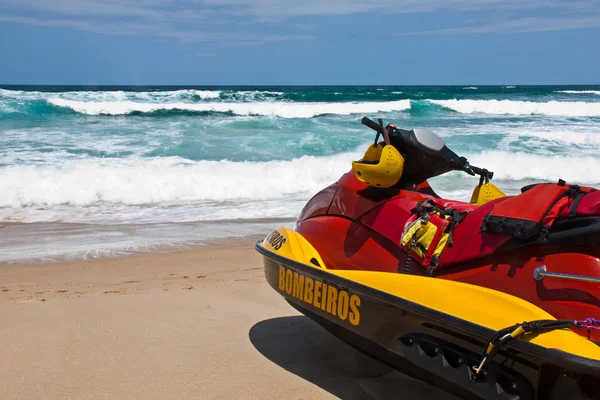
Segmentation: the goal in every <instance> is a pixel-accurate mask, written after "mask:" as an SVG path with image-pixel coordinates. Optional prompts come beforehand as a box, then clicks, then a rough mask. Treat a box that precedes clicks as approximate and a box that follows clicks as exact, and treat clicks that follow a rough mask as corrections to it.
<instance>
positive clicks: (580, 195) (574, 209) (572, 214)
mask: <svg viewBox="0 0 600 400" xmlns="http://www.w3.org/2000/svg"><path fill="white" fill-rule="evenodd" d="M586 194H587V193H586V192H579V193H577V195H576V196H575V200H573V205H572V206H571V209H570V210H569V217H575V216H576V215H577V208H578V207H579V202H580V201H581V199H582V198H583V196H585V195H586Z"/></svg>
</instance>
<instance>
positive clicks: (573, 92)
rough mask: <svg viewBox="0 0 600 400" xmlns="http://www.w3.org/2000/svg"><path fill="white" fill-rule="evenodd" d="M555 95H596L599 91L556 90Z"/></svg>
mask: <svg viewBox="0 0 600 400" xmlns="http://www.w3.org/2000/svg"><path fill="white" fill-rule="evenodd" d="M556 93H567V94H598V95H600V90H557V91H556Z"/></svg>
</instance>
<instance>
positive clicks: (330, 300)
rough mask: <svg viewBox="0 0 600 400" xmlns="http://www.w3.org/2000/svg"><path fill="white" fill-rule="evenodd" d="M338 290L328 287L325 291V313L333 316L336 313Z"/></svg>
mask: <svg viewBox="0 0 600 400" xmlns="http://www.w3.org/2000/svg"><path fill="white" fill-rule="evenodd" d="M337 297H338V290H337V289H336V288H334V287H333V286H329V289H328V290H327V312H328V313H329V314H332V315H333V316H335V312H336V311H337Z"/></svg>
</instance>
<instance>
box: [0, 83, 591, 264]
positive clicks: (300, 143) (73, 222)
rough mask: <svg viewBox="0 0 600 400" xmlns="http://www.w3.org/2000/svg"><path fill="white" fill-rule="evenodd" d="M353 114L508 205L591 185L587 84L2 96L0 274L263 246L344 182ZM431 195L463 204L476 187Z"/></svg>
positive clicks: (58, 91) (357, 142) (0, 92)
mask: <svg viewBox="0 0 600 400" xmlns="http://www.w3.org/2000/svg"><path fill="white" fill-rule="evenodd" d="M364 115H367V116H369V117H371V118H373V119H375V118H378V117H380V118H383V119H384V121H385V122H386V123H387V122H392V123H394V124H396V125H397V126H399V127H402V128H405V129H412V128H426V129H429V130H431V131H434V132H436V133H437V134H439V135H440V136H441V137H443V138H444V139H445V141H446V143H447V145H448V146H449V147H450V148H451V149H453V150H454V151H455V152H457V153H458V154H460V155H464V156H465V157H467V158H468V159H469V161H470V162H471V163H472V164H474V165H477V166H480V167H485V168H488V169H490V170H492V171H494V172H495V177H494V181H495V182H496V184H497V185H499V186H500V187H501V188H502V189H504V190H505V191H506V192H507V193H509V194H512V193H517V192H518V191H519V189H520V187H522V186H523V185H526V184H529V183H532V182H539V181H555V180H557V179H558V178H562V179H565V180H567V181H569V182H574V183H581V184H587V185H599V184H600V175H599V174H598V172H600V157H598V150H599V149H600V86H456V87H449V86H444V87H434V86H432V87H427V86H417V87H406V86H398V87H393V86H381V87H347V86H345V87H326V86H319V87H66V86H64V87H59V86H55V87H47V86H40V87H33V86H22V87H19V86H0V226H4V228H3V229H0V261H15V260H22V259H53V258H57V257H58V258H60V257H88V256H89V257H93V256H100V255H110V254H112V253H114V254H117V253H118V254H120V252H123V251H135V250H147V249H151V248H158V247H160V246H168V245H173V244H181V243H191V242H197V241H202V240H205V239H207V238H218V237H231V236H239V235H242V234H248V233H265V232H266V231H267V230H268V229H270V227H271V226H275V225H277V224H279V223H281V222H282V221H283V222H289V221H293V219H294V218H295V217H296V216H297V215H298V213H299V212H300V210H301V208H302V206H303V204H304V203H305V202H306V201H307V200H308V199H309V198H310V197H311V196H312V195H313V194H314V193H315V192H317V191H318V190H320V189H321V188H323V187H325V186H327V185H329V184H330V183H332V182H335V181H336V179H337V178H338V177H339V176H340V175H341V174H343V173H344V172H346V171H348V170H350V167H351V161H352V160H356V159H359V158H360V156H361V154H362V152H363V151H364V149H365V148H366V146H368V145H369V143H370V142H371V141H372V139H373V132H372V131H371V130H369V129H368V128H366V127H364V126H362V125H361V124H360V119H361V118H362V117H363V116H364ZM431 183H432V186H433V187H434V189H435V190H436V191H438V192H439V193H440V194H441V195H443V196H446V197H451V198H456V199H459V200H468V198H469V196H470V193H471V191H472V189H473V187H474V185H475V184H476V183H477V179H476V178H473V177H469V176H468V175H466V174H464V173H451V174H448V175H446V176H444V177H438V178H435V179H433V180H432V181H431ZM7 223H8V224H7ZM10 223H16V225H15V224H10ZM1 224H4V225H1ZM40 227H43V229H40ZM15 237H17V238H19V239H18V240H17V239H14V238H15ZM9 238H12V239H11V240H9Z"/></svg>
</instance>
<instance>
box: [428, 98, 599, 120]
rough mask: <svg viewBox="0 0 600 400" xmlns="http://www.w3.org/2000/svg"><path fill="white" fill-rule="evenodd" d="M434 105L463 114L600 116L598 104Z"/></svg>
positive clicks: (491, 102)
mask: <svg viewBox="0 0 600 400" xmlns="http://www.w3.org/2000/svg"><path fill="white" fill-rule="evenodd" d="M429 101H430V102H432V103H434V104H438V105H440V106H442V107H445V108H448V109H450V110H453V111H456V112H459V113H463V114H470V113H482V114H496V115H507V114H510V115H535V114H539V115H552V116H566V117H596V116H600V102H597V103H593V102H592V103H590V102H582V101H549V102H544V103H542V102H532V101H517V100H456V99H455V100H429Z"/></svg>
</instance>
